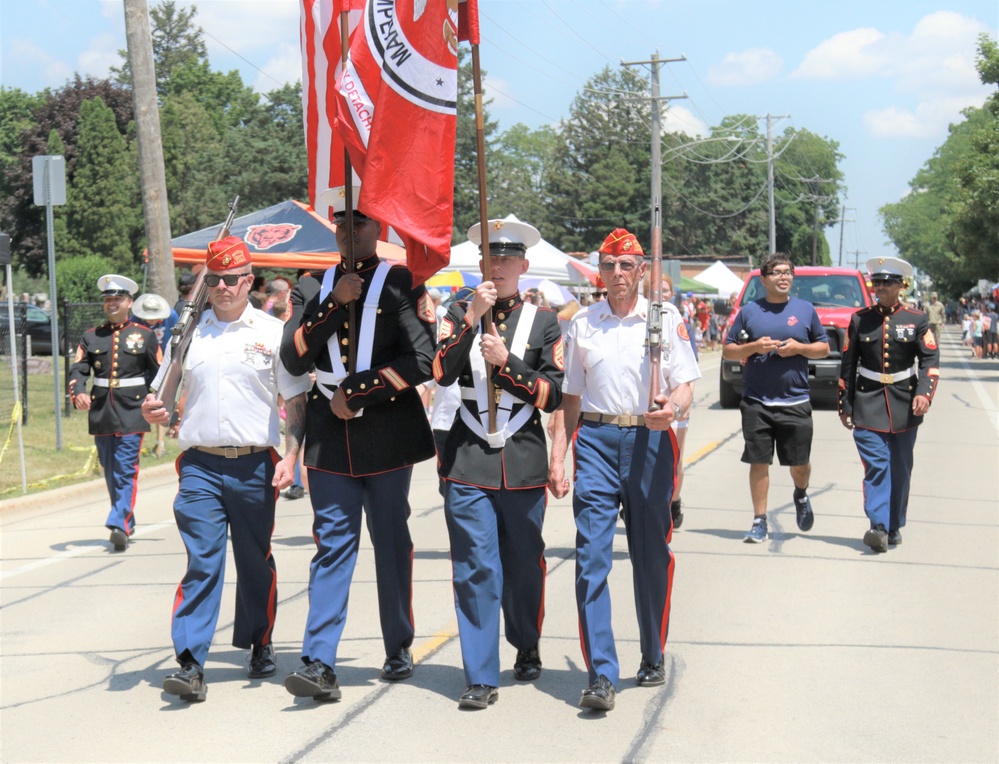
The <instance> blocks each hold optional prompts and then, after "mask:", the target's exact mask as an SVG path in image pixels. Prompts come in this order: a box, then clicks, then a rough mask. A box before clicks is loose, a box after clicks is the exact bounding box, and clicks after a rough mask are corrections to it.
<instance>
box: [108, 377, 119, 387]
mask: <svg viewBox="0 0 999 764" xmlns="http://www.w3.org/2000/svg"><path fill="white" fill-rule="evenodd" d="M108 386H109V387H118V380H117V379H112V380H111V381H110V382H108Z"/></svg>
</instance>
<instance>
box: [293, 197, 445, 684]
mask: <svg viewBox="0 0 999 764" xmlns="http://www.w3.org/2000/svg"><path fill="white" fill-rule="evenodd" d="M324 193H325V194H326V195H328V199H329V200H330V206H331V208H332V209H333V211H334V222H335V223H336V224H337V232H336V234H337V244H338V246H339V248H340V251H341V252H342V251H344V249H345V248H346V244H347V236H348V230H347V225H346V215H345V202H344V197H343V189H329V190H327V191H326V192H324ZM354 198H355V199H356V198H357V194H356V193H355V196H354ZM353 225H354V231H353V237H354V258H355V262H354V272H353V273H346V272H345V269H344V263H342V262H341V264H340V265H339V266H337V268H336V269H335V270H329V271H327V272H326V274H325V275H324V277H323V285H322V287H321V289H320V291H319V292H318V293H316V294H315V295H314V296H313V297H312V298H311V299H310V300H309V302H308V303H307V304H305V306H304V308H303V310H302V314H301V318H300V319H299V320H297V321H295V320H294V319H292V320H290V321H289V322H288V323H287V324H286V325H285V338H284V342H283V343H282V349H281V357H282V359H283V360H284V362H285V364H286V365H287V366H288V368H289V369H290V370H292V371H293V372H294V373H296V374H300V373H305V372H308V371H310V370H312V369H313V368H314V369H315V373H316V384H315V387H314V388H313V389H312V391H311V392H310V393H309V396H308V407H307V413H306V435H305V466H306V467H307V468H308V470H309V487H310V489H309V495H310V498H311V500H312V509H313V512H314V514H315V520H314V523H313V535H314V536H315V538H316V544H317V549H316V554H315V556H314V557H313V558H312V567H311V569H310V573H309V615H308V620H307V622H306V627H305V638H304V640H303V644H302V662H303V663H304V664H305V665H304V668H302V669H301V670H299V671H295V672H292V673H291V674H289V675H288V677H287V678H286V679H285V687H286V688H287V689H288V691H289V692H291V693H292V694H293V695H296V696H299V697H312V698H314V699H316V700H323V701H326V700H338V699H339V698H340V688H339V682H338V681H337V679H336V673H335V672H336V659H337V649H338V647H339V644H340V638H341V635H342V634H343V628H344V625H345V623H346V618H347V600H348V594H349V591H350V582H351V578H352V576H353V571H354V564H355V562H356V559H357V551H358V547H359V544H360V533H361V517H362V509H363V514H364V519H365V520H366V523H367V528H368V533H369V535H370V536H371V542H372V545H373V546H374V552H375V571H376V576H377V589H378V609H379V616H380V619H381V627H382V639H383V643H384V646H385V655H386V659H385V663H384V665H383V667H382V678H384V679H386V680H399V679H405V678H407V677H409V676H411V675H412V671H413V659H412V654H411V653H410V647H411V646H412V643H413V635H414V633H415V632H414V625H413V613H412V585H413V542H412V539H411V537H410V533H409V525H408V519H409V514H410V507H409V485H410V479H411V477H412V473H413V465H414V464H416V463H417V462H421V461H424V460H425V459H430V458H432V457H433V456H434V454H435V449H434V439H433V434H432V433H431V430H430V424H429V423H428V421H427V417H426V413H425V412H424V409H423V403H422V401H421V400H420V396H419V394H418V393H417V391H416V386H417V385H419V384H420V383H421V382H425V381H427V380H428V379H430V378H431V366H432V364H433V359H434V343H435V337H436V327H437V316H436V314H435V313H434V306H433V303H432V302H431V300H430V297H429V296H428V295H427V292H426V289H425V288H424V287H423V286H417V287H414V286H413V281H412V275H411V274H410V272H409V271H408V270H407V269H406V268H404V267H402V266H392V265H390V264H388V263H385V264H382V263H380V262H379V260H378V257H377V256H376V254H375V245H376V242H377V240H378V236H379V233H380V231H381V225H380V223H378V222H377V221H375V220H372V219H371V218H369V217H367V216H366V215H364V214H363V212H362V211H360V210H354V211H353ZM352 302H353V303H354V310H355V318H354V321H355V324H356V335H355V339H354V342H355V350H356V354H357V356H356V357H357V365H356V370H355V371H354V372H353V373H348V371H349V368H348V367H349V357H350V349H351V348H350V344H349V343H350V341H351V335H350V327H349V307H348V306H349V305H350V303H352Z"/></svg>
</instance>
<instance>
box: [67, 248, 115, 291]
mask: <svg viewBox="0 0 999 764" xmlns="http://www.w3.org/2000/svg"><path fill="white" fill-rule="evenodd" d="M117 267H118V263H116V262H115V261H114V260H112V259H111V258H108V257H103V256H101V255H81V256H79V257H71V258H61V259H58V260H56V283H58V284H59V299H60V300H69V301H70V302H94V299H95V297H94V289H95V288H96V285H97V280H98V279H99V278H100V277H101V276H103V275H104V274H106V273H114V272H115V270H116V269H117Z"/></svg>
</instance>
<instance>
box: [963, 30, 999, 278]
mask: <svg viewBox="0 0 999 764" xmlns="http://www.w3.org/2000/svg"><path fill="white" fill-rule="evenodd" d="M977 65H978V73H979V76H980V77H981V80H982V83H984V84H986V85H999V46H997V45H996V42H995V41H994V40H992V39H991V38H989V37H988V36H987V35H982V36H981V37H980V38H979V41H978V60H977ZM968 143H969V147H968V148H969V151H968V153H967V154H966V155H965V156H964V157H963V159H962V160H960V161H959V162H958V167H957V176H958V181H959V182H960V186H961V194H960V202H959V204H958V205H957V209H956V211H955V215H954V227H953V234H952V238H953V242H954V249H955V250H956V251H957V252H960V253H961V259H962V261H963V268H962V271H963V273H964V278H966V279H968V280H969V281H972V282H973V281H977V280H978V279H981V278H985V279H987V280H988V281H989V282H990V283H994V282H995V280H996V279H997V278H999V93H993V94H992V95H991V96H989V98H988V99H987V100H986V102H985V104H984V105H983V107H982V108H981V109H979V110H978V113H977V115H976V120H975V122H974V125H973V127H972V128H971V132H970V135H969V137H968Z"/></svg>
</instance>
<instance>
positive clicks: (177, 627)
mask: <svg viewBox="0 0 999 764" xmlns="http://www.w3.org/2000/svg"><path fill="white" fill-rule="evenodd" d="M276 463H277V454H275V453H274V450H273V449H268V450H266V451H260V452H258V453H255V454H247V455H246V456H240V457H238V458H236V459H226V458H225V457H224V456H214V455H212V454H206V453H204V452H202V451H194V450H187V451H184V452H183V453H182V454H181V455H180V457H179V458H178V459H177V465H178V470H179V472H180V490H179V491H178V493H177V498H176V499H175V500H174V505H173V513H174V517H175V518H176V519H177V529H178V530H179V531H180V536H181V538H182V539H183V540H184V546H185V547H186V548H187V572H186V573H185V574H184V579H183V581H181V583H180V586H179V587H178V588H177V596H176V600H175V601H174V606H173V623H172V633H173V646H174V650H175V651H176V653H177V656H178V657H180V656H181V655H182V654H183V653H184V651H185V650H186V651H188V652H189V653H190V654H191V655H192V656H193V658H194V660H196V661H197V662H198V665H200V666H204V665H205V659H206V658H207V657H208V648H209V647H210V646H211V643H212V637H213V636H214V635H215V625H216V623H217V622H218V617H219V609H220V608H221V605H222V589H223V585H224V579H225V555H226V536H227V533H231V534H232V556H233V560H234V561H235V563H236V619H235V622H234V624H233V634H232V644H233V646H234V647H241V648H249V647H252V646H253V645H260V646H263V645H267V644H270V641H271V633H272V632H273V630H274V619H275V616H276V615H277V567H276V565H275V563H274V556H273V555H272V554H271V534H272V533H273V532H274V505H275V502H276V501H277V489H276V488H274V486H272V485H271V481H272V480H273V478H274V465H275V464H276Z"/></svg>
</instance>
